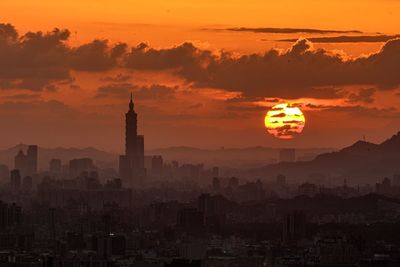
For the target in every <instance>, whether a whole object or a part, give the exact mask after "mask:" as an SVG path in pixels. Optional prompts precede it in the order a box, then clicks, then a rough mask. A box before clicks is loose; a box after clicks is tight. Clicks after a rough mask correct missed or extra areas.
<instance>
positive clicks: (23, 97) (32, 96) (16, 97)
mask: <svg viewBox="0 0 400 267" xmlns="http://www.w3.org/2000/svg"><path fill="white" fill-rule="evenodd" d="M1 98H2V99H4V100H6V101H23V100H29V101H31V100H36V99H39V98H40V94H37V93H35V94H15V95H7V96H2V97H1Z"/></svg>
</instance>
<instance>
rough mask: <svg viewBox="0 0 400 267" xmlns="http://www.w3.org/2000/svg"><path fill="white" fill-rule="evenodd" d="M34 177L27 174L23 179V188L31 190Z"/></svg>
mask: <svg viewBox="0 0 400 267" xmlns="http://www.w3.org/2000/svg"><path fill="white" fill-rule="evenodd" d="M32 184H33V182H32V177H30V176H25V177H24V179H22V189H23V190H24V191H27V192H29V191H31V190H32Z"/></svg>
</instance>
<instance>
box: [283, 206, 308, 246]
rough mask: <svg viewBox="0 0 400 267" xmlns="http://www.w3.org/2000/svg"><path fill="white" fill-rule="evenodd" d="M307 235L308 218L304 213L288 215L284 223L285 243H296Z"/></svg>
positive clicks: (295, 212) (298, 212) (297, 212)
mask: <svg viewBox="0 0 400 267" xmlns="http://www.w3.org/2000/svg"><path fill="white" fill-rule="evenodd" d="M305 235H306V216H305V214H304V213H303V212H302V211H294V212H292V213H290V214H287V215H286V216H285V218H284V221H283V232H282V237H283V241H284V242H285V243H290V242H295V241H298V240H300V239H302V238H305Z"/></svg>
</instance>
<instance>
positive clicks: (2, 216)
mask: <svg viewBox="0 0 400 267" xmlns="http://www.w3.org/2000/svg"><path fill="white" fill-rule="evenodd" d="M21 217H22V210H21V207H19V206H17V205H16V204H15V203H12V204H8V203H4V202H2V201H1V200H0V230H1V231H4V230H6V229H8V228H9V227H12V226H15V225H18V224H20V223H21Z"/></svg>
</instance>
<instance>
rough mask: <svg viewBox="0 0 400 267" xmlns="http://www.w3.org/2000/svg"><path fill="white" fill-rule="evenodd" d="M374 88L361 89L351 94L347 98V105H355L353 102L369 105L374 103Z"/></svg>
mask: <svg viewBox="0 0 400 267" xmlns="http://www.w3.org/2000/svg"><path fill="white" fill-rule="evenodd" d="M376 91H377V90H376V89H375V88H365V89H361V90H359V91H358V92H356V93H351V94H350V95H349V96H348V102H349V103H355V102H362V103H366V104H371V103H373V102H374V98H373V96H374V94H375V93H376Z"/></svg>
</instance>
